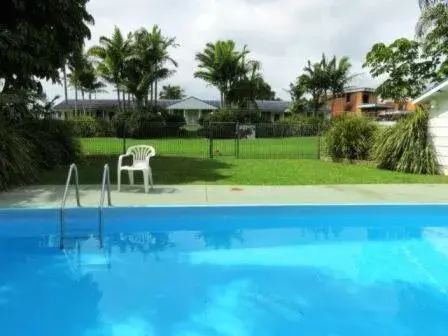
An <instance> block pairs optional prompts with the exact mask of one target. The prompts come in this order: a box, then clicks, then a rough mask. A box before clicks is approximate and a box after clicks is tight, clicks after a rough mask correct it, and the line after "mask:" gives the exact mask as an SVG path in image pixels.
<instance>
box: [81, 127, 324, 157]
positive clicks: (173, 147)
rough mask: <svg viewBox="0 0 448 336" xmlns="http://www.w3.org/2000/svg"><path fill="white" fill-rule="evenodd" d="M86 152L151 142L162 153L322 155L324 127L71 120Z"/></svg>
mask: <svg viewBox="0 0 448 336" xmlns="http://www.w3.org/2000/svg"><path fill="white" fill-rule="evenodd" d="M73 130H74V133H75V136H77V137H78V138H80V140H81V145H82V148H83V151H84V153H85V154H86V155H87V156H102V155H119V154H122V153H124V152H125V151H126V148H127V147H129V146H132V145H137V144H150V145H152V146H154V147H155V148H156V150H157V152H158V154H160V155H173V156H174V155H175V156H192V157H203V158H206V157H209V158H214V157H235V158H309V159H316V158H319V155H320V143H321V141H320V136H321V132H322V128H321V127H320V126H318V125H304V124H291V123H282V124H272V123H264V124H260V123H258V124H247V123H234V122H232V123H208V124H204V125H185V124H178V123H163V124H162V123H139V124H136V125H135V126H134V127H129V126H126V127H124V126H123V125H113V124H104V125H100V124H97V123H91V122H76V123H73Z"/></svg>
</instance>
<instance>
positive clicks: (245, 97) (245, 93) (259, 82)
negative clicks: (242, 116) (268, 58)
mask: <svg viewBox="0 0 448 336" xmlns="http://www.w3.org/2000/svg"><path fill="white" fill-rule="evenodd" d="M240 66H241V75H240V78H239V79H238V80H237V81H235V82H234V83H233V85H232V86H231V87H230V89H229V93H228V97H227V99H228V100H229V102H230V103H234V104H236V105H238V107H239V108H241V109H248V108H249V107H250V105H253V106H255V108H258V107H257V105H256V103H255V100H256V99H257V97H258V95H259V92H260V91H261V90H262V89H263V87H264V85H265V84H266V83H265V81H264V79H263V76H262V75H261V73H260V69H261V64H260V62H258V61H245V59H243V60H242V62H241V65H240Z"/></svg>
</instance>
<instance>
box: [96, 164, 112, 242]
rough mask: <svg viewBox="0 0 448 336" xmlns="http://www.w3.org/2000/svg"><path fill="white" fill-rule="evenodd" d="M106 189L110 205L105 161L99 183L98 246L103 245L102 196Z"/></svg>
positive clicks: (107, 172) (108, 174)
mask: <svg viewBox="0 0 448 336" xmlns="http://www.w3.org/2000/svg"><path fill="white" fill-rule="evenodd" d="M106 191H107V205H108V206H112V201H111V197H110V173H109V165H108V164H107V163H106V164H105V165H104V169H103V181H102V183H101V195H100V206H99V208H98V210H99V223H98V237H99V241H100V248H102V247H103V225H104V196H105V193H106Z"/></svg>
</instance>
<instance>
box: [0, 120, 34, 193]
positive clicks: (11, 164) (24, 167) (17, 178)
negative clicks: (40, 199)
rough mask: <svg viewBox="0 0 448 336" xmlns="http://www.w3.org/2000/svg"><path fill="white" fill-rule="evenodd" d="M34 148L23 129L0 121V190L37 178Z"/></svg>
mask: <svg viewBox="0 0 448 336" xmlns="http://www.w3.org/2000/svg"><path fill="white" fill-rule="evenodd" d="M33 149H34V146H33V143H32V142H31V141H30V140H28V139H27V138H26V137H25V133H24V132H23V131H22V130H19V129H18V128H17V127H15V126H12V125H9V124H7V123H0V190H3V189H6V188H8V187H9V186H11V185H20V184H24V183H29V182H32V181H33V180H35V179H36V176H37V171H38V164H37V162H35V161H34V158H33Z"/></svg>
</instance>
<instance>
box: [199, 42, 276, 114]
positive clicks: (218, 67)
mask: <svg viewBox="0 0 448 336" xmlns="http://www.w3.org/2000/svg"><path fill="white" fill-rule="evenodd" d="M249 53H250V52H249V50H248V49H247V46H244V47H243V48H242V50H237V49H236V44H235V41H232V40H228V41H216V42H215V43H207V45H206V46H205V49H204V51H202V52H200V53H197V54H196V57H195V58H196V61H197V62H198V70H197V71H196V72H195V74H194V76H195V77H196V78H200V79H202V80H204V81H206V82H207V83H209V84H211V85H213V86H215V87H216V88H217V89H218V90H219V91H220V93H221V107H222V108H231V107H233V106H237V107H238V108H240V109H247V108H249V107H251V105H254V103H255V100H257V99H260V100H267V99H275V92H273V91H272V89H271V87H270V85H269V84H268V83H266V82H265V81H264V79H263V76H262V75H261V72H260V70H261V64H260V62H258V61H255V60H249V59H247V55H248V54H249Z"/></svg>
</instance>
